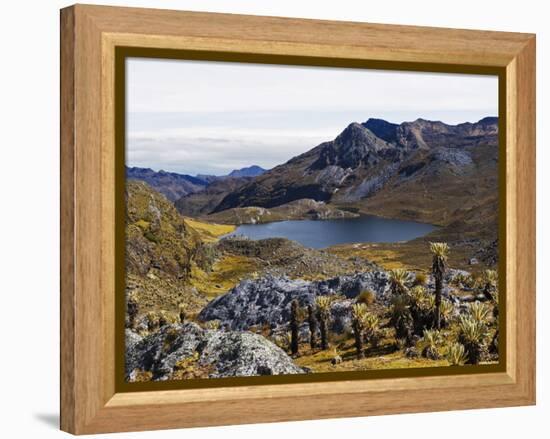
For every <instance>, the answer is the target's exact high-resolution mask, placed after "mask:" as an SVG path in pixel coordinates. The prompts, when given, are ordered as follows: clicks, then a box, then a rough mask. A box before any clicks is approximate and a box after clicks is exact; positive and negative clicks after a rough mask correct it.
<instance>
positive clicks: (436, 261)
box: [430, 242, 449, 329]
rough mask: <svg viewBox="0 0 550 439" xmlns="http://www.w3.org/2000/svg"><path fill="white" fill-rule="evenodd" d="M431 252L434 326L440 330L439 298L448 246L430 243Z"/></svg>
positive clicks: (441, 243) (442, 243)
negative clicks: (433, 286) (433, 283)
mask: <svg viewBox="0 0 550 439" xmlns="http://www.w3.org/2000/svg"><path fill="white" fill-rule="evenodd" d="M430 251H431V252H432V274H433V276H434V279H435V310H434V326H435V327H436V328H437V329H441V296H442V292H443V277H444V276H445V271H446V269H447V258H448V256H449V246H448V245H447V244H446V243H445V242H432V243H430Z"/></svg>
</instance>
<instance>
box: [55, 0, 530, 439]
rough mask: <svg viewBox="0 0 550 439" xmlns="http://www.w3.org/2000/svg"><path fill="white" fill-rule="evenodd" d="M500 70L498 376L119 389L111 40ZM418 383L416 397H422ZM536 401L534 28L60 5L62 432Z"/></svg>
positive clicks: (125, 43) (411, 65)
mask: <svg viewBox="0 0 550 439" xmlns="http://www.w3.org/2000/svg"><path fill="white" fill-rule="evenodd" d="M120 46H125V47H150V48H168V49H185V50H200V51H212V52H226V53H234V52H237V51H238V52H241V53H243V52H244V53H251V54H262V55H285V56H298V57H316V56H317V57H323V58H333V59H334V60H335V62H336V61H337V60H339V59H355V60H368V61H370V62H373V63H376V62H388V61H391V62H392V63H394V64H395V65H398V66H400V68H403V69H409V70H411V69H412V70H414V69H415V66H420V65H423V66H424V68H426V66H428V67H429V66H432V67H433V69H434V70H435V71H437V70H438V69H440V68H442V67H448V66H462V67H464V66H472V67H477V68H480V67H487V68H492V69H493V68H497V69H502V71H503V72H504V73H505V78H506V82H505V88H506V90H505V95H506V126H505V130H506V131H505V138H506V169H505V171H506V172H505V174H506V181H505V182H501V184H505V185H506V205H507V216H506V223H505V229H506V249H507V259H506V291H507V297H506V308H507V312H506V332H507V337H506V350H505V351H506V371H505V372H501V373H490V374H473V375H457V376H432V377H419V378H395V379H371V380H361V381H337V382H332V383H331V384H330V385H327V384H326V383H300V384H277V385H262V386H246V387H234V388H211V389H186V390H170V391H154V392H132V393H117V392H116V391H115V378H114V377H115V374H114V367H115V359H114V358H115V348H114V343H115V341H114V340H115V318H114V315H115V294H114V291H115V274H114V270H115V267H114V266H115V264H114V258H115V256H114V236H115V230H114V217H115V215H114V212H115V196H114V191H113V187H114V180H115V172H114V161H115V148H114V145H115V137H114V136H115V129H114V128H115V127H114V111H115V108H114V90H115V86H114V83H115V75H114V72H115V56H114V55H115V48H116V47H120ZM418 391H421V392H422V398H421V399H419V398H418ZM534 403H535V36H534V35H531V34H519V33H505V32H485V31H471V30H457V29H439V28H427V27H411V26H390V25H380V24H367V23H347V22H333V21H317V20H301V19H290V18H274V17H254V16H243V15H229V14H210V13H197V12H177V11H165V10H151V9H134V8H115V7H105V6H88V5H76V6H72V7H69V8H66V9H63V10H62V11H61V428H62V429H63V430H65V431H68V432H70V433H74V434H86V433H99V432H115V431H133V430H148V429H161V428H178V427H194V426H206V425H223V424H238V423H254V422H273V421H286V420H300V419H312V418H332V417H345V416H367V415H377V414H389V413H408V412H425V411H438V410H453V409H466V408H482V407H504V406H512V405H529V404H534Z"/></svg>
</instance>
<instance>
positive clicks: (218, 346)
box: [125, 323, 305, 381]
mask: <svg viewBox="0 0 550 439" xmlns="http://www.w3.org/2000/svg"><path fill="white" fill-rule="evenodd" d="M185 359H192V361H193V363H194V364H195V365H196V367H198V368H203V369H204V370H207V371H208V377H209V378H220V377H232V376H254V375H279V374H298V373H305V370H304V369H302V368H300V367H298V366H296V365H295V364H294V363H293V362H292V359H291V358H290V357H289V356H288V355H287V354H286V353H285V352H284V351H283V350H282V349H280V348H279V347H277V346H276V345H275V344H273V343H272V342H270V341H269V340H267V339H266V338H264V337H262V336H261V335H257V334H253V333H250V332H231V331H220V330H207V329H203V328H201V327H200V326H198V325H196V324H194V323H185V324H173V325H168V326H165V327H163V328H162V329H161V330H159V331H158V332H155V333H152V334H150V335H147V336H145V337H140V336H139V335H137V334H135V333H134V332H132V331H130V330H127V331H126V368H125V369H126V377H127V378H128V379H131V377H132V376H135V371H146V372H151V373H152V374H153V378H152V379H153V380H155V381H164V380H168V379H170V377H171V375H172V373H173V372H174V371H175V370H176V368H177V363H178V362H179V361H181V360H185Z"/></svg>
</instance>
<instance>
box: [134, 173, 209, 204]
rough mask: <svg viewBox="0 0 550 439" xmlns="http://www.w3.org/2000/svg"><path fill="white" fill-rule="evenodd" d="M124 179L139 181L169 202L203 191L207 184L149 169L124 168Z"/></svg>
mask: <svg viewBox="0 0 550 439" xmlns="http://www.w3.org/2000/svg"><path fill="white" fill-rule="evenodd" d="M126 178H128V179H129V180H141V181H144V182H145V183H147V184H148V185H149V186H151V187H152V188H153V189H155V190H157V191H158V192H160V193H161V194H163V195H164V196H165V197H166V198H168V199H169V200H170V201H176V200H177V199H179V198H181V197H183V196H185V195H188V194H192V193H195V192H200V191H202V190H204V188H205V187H206V186H207V184H208V183H207V182H206V181H204V180H201V179H200V178H196V177H192V176H190V175H184V174H176V173H175V172H166V171H158V172H156V171H153V170H152V169H149V168H128V167H127V168H126Z"/></svg>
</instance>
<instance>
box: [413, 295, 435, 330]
mask: <svg viewBox="0 0 550 439" xmlns="http://www.w3.org/2000/svg"><path fill="white" fill-rule="evenodd" d="M409 297H410V312H411V316H412V318H413V322H414V333H415V334H417V335H419V334H422V332H423V331H424V330H425V329H430V328H431V327H432V326H433V305H432V302H433V295H431V294H428V293H427V291H426V289H425V288H424V287H422V286H420V285H417V286H415V287H413V288H411V290H410V292H409Z"/></svg>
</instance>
